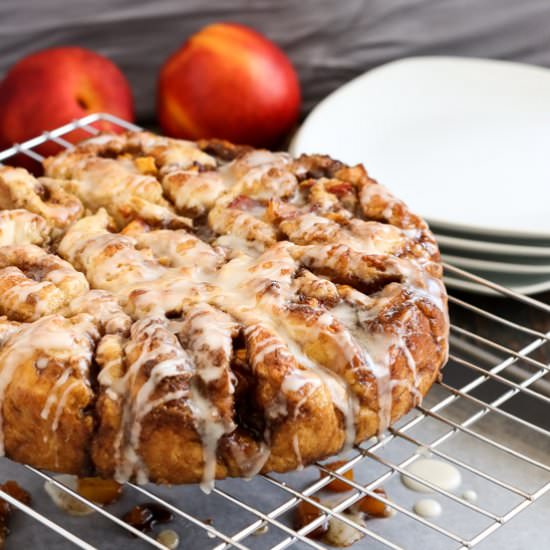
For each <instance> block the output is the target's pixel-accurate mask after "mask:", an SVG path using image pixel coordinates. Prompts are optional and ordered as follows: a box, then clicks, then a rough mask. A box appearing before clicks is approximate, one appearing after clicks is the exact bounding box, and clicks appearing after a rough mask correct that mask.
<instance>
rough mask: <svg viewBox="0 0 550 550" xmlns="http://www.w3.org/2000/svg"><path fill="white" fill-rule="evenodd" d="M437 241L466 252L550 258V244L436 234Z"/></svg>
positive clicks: (442, 244)
mask: <svg viewBox="0 0 550 550" xmlns="http://www.w3.org/2000/svg"><path fill="white" fill-rule="evenodd" d="M435 237H436V239H437V242H438V243H439V244H440V245H441V246H442V247H443V248H445V247H448V248H452V249H453V250H464V251H466V252H474V253H487V254H491V255H502V256H513V257H518V256H519V257H526V258H533V259H534V258H550V247H549V246H531V245H521V244H510V243H496V242H490V241H483V240H480V241H478V240H475V239H467V238H462V237H451V236H449V235H440V234H436V236H435Z"/></svg>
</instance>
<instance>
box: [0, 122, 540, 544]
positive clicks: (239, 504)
mask: <svg viewBox="0 0 550 550" xmlns="http://www.w3.org/2000/svg"><path fill="white" fill-rule="evenodd" d="M98 121H107V122H110V123H111V124H112V125H116V126H119V127H121V128H126V129H129V130H136V129H138V127H137V126H135V125H133V124H130V123H128V122H125V121H122V120H119V119H117V118H115V117H113V116H110V115H106V114H94V115H90V116H87V117H85V118H83V119H81V120H77V121H74V122H73V123H71V124H67V125H65V126H63V127H61V128H58V129H56V130H53V131H51V132H45V133H44V134H43V135H42V136H38V137H36V138H34V139H32V140H30V141H27V142H25V143H23V144H16V145H14V146H13V147H11V148H10V149H8V150H6V151H3V152H0V162H2V161H6V160H9V158H10V157H13V156H14V155H17V154H22V155H25V156H27V157H28V158H30V159H33V160H34V161H36V162H40V161H41V160H42V157H41V156H40V155H39V154H38V153H37V152H36V147H38V146H40V145H42V144H43V143H45V142H47V141H50V142H54V143H56V144H57V145H59V146H60V147H65V148H69V147H71V145H70V143H69V142H68V141H67V140H65V139H64V136H67V135H68V134H69V133H71V132H74V131H75V130H80V131H84V132H86V133H88V134H90V135H93V134H97V133H98V130H97V129H96V128H95V127H94V126H93V124H94V123H96V122H98ZM445 269H446V273H447V274H451V275H453V276H459V277H462V278H464V279H466V280H471V281H472V282H476V283H478V284H484V285H486V286H488V287H490V288H492V289H493V290H495V291H496V292H498V293H500V294H501V295H502V296H503V297H504V298H505V299H506V300H508V302H509V303H510V304H511V303H512V302H514V303H517V304H519V305H520V307H522V308H524V310H526V311H531V310H532V311H535V310H539V311H541V312H543V313H546V314H548V313H550V306H548V305H546V304H543V303H541V302H539V301H537V300H536V299H533V298H529V297H526V296H522V295H519V294H517V293H515V292H512V291H510V290H507V289H504V288H502V287H500V286H499V285H495V284H494V283H491V282H490V281H485V280H483V279H480V278H479V277H476V276H474V275H471V274H469V273H467V272H465V271H463V270H460V269H458V268H455V267H453V266H452V265H446V266H445ZM449 301H450V309H451V321H452V326H451V351H450V360H449V364H448V365H447V367H446V368H445V370H444V375H443V379H442V380H441V381H440V382H438V383H437V384H436V385H435V386H434V388H433V389H432V390H431V391H430V393H429V394H428V396H427V397H426V399H425V400H424V403H423V404H422V405H421V406H418V407H417V408H416V409H415V410H413V411H412V412H411V413H409V414H408V415H407V416H406V417H405V418H403V419H401V420H400V421H399V422H398V423H397V424H396V425H395V426H394V427H393V428H391V429H390V430H389V431H388V432H387V434H385V436H384V437H382V438H380V439H376V438H373V439H371V440H369V441H367V442H366V443H364V444H362V445H361V446H358V447H356V448H354V449H353V450H351V451H350V452H348V453H347V454H345V455H344V456H343V457H341V458H342V459H343V460H344V463H343V465H342V467H341V468H339V469H338V470H337V471H335V472H332V471H329V470H327V469H326V468H325V467H324V466H323V465H322V464H318V465H316V466H312V467H309V468H306V469H305V470H303V471H301V472H295V473H292V474H286V475H277V474H272V475H264V476H258V477H256V478H254V479H253V480H251V481H243V480H239V479H230V480H225V481H221V482H218V483H217V484H216V487H215V489H214V491H213V492H212V494H210V495H205V494H203V493H202V492H201V491H200V490H199V489H198V487H196V486H182V487H163V486H156V485H146V486H137V485H134V484H127V486H126V488H125V490H124V493H123V497H122V499H121V500H120V501H119V502H117V503H115V504H114V505H111V506H109V507H107V508H102V507H101V506H97V505H94V504H93V503H91V502H88V501H86V499H84V498H83V497H80V496H79V495H78V494H76V493H73V492H72V491H71V490H70V489H69V488H67V487H65V486H64V485H63V484H62V483H60V482H59V481H55V480H54V483H55V484H56V485H58V486H59V487H60V488H61V489H63V490H64V491H66V492H67V493H70V494H72V495H73V496H74V497H75V498H78V499H79V500H81V501H83V502H86V503H87V504H88V505H89V506H91V507H93V508H94V509H95V511H96V513H95V514H93V515H90V516H87V517H85V518H78V517H71V516H68V515H66V514H65V513H64V512H62V511H60V510H59V509H57V508H56V507H55V506H54V505H53V503H52V502H51V501H50V500H49V498H48V497H47V496H46V495H45V493H44V491H43V490H42V486H43V484H44V482H45V481H47V480H52V478H51V476H50V475H49V474H48V473H46V472H42V471H39V470H36V469H34V468H31V467H28V466H23V465H20V464H15V463H12V462H10V461H8V460H7V459H0V469H1V473H2V478H4V479H8V478H12V479H16V480H18V481H20V482H21V483H22V485H23V486H25V488H27V489H28V490H29V491H30V492H31V494H32V495H33V499H34V502H33V506H32V508H29V507H26V506H24V505H22V504H21V503H19V502H18V501H14V500H13V499H11V497H9V495H6V494H5V493H3V492H2V491H0V497H2V498H4V499H6V500H8V501H9V502H11V503H12V504H13V505H14V507H16V508H18V509H19V510H20V512H21V513H19V514H17V515H16V517H15V518H14V521H13V524H12V527H13V528H12V534H11V535H10V537H9V539H8V548H18V547H33V548H34V547H37V548H38V547H40V548H64V547H67V548H70V547H73V546H77V547H81V548H105V549H111V548H112V549H115V548H117V549H119V548H130V547H131V548H140V547H143V548H147V547H151V546H153V547H157V548H164V547H163V546H162V545H161V544H160V543H159V542H157V541H156V539H155V538H154V536H153V535H147V534H143V533H141V532H139V531H136V530H135V529H133V528H132V527H131V526H129V525H127V524H126V523H124V522H123V521H122V520H121V519H120V518H121V517H122V515H123V513H124V512H126V511H127V510H129V509H130V508H131V507H133V506H135V505H136V504H140V503H143V502H150V501H156V502H158V503H161V504H162V505H164V506H166V507H167V508H169V509H170V510H171V511H172V512H173V514H174V516H175V520H174V522H173V523H172V524H171V525H170V528H172V529H174V530H176V531H177V532H178V533H179V535H180V538H181V548H184V549H185V550H191V549H201V550H202V549H204V548H216V549H217V550H221V549H223V548H229V547H235V548H254V549H256V548H258V549H268V548H269V549H281V550H282V549H283V548H287V547H289V546H291V545H295V546H296V547H300V548H308V547H313V548H325V546H324V545H323V544H322V543H321V542H319V541H316V540H313V539H310V538H308V537H307V535H308V533H310V532H311V531H313V530H314V529H315V528H316V527H317V526H318V525H320V524H321V523H322V522H323V521H324V520H325V518H326V516H334V517H337V518H338V519H340V520H341V521H342V522H344V523H348V524H350V525H351V526H353V527H354V528H355V529H357V530H359V531H362V533H363V534H364V535H365V538H364V539H363V541H362V542H360V543H358V547H361V548H362V547H368V548H369V549H378V548H380V549H382V548H394V549H417V548H424V549H437V550H444V549H447V548H449V549H456V548H472V547H474V546H475V547H479V548H485V549H490V548H518V549H519V548H523V547H525V546H526V545H527V544H531V545H532V544H533V543H532V541H536V543H535V546H533V547H536V548H546V547H550V527H549V526H548V517H550V503H549V502H548V499H541V497H542V496H543V495H545V494H546V493H548V491H549V490H550V415H549V414H548V411H549V410H550V408H549V405H550V382H549V376H548V372H549V369H550V367H549V366H548V358H549V356H550V353H549V349H550V348H549V345H548V339H549V334H550V333H549V332H547V331H548V330H550V326H549V327H547V328H546V329H545V330H544V331H540V330H535V329H534V328H532V327H530V326H528V325H526V324H519V323H517V322H515V321H514V320H512V319H507V318H505V316H503V315H502V314H501V313H499V312H495V311H489V310H486V309H481V308H479V307H478V306H476V305H473V304H470V303H469V302H468V301H466V300H465V299H464V298H463V297H457V296H453V295H451V296H450V297H449ZM526 317H527V318H528V317H529V316H526ZM480 325H481V326H483V327H486V328H488V327H490V330H484V331H476V332H474V331H472V328H471V327H474V326H476V327H477V326H480ZM495 335H497V336H498V337H497V338H495ZM512 343H513V345H512ZM426 453H431V454H432V455H433V456H434V457H436V458H439V459H441V460H443V461H445V462H449V463H451V464H453V465H454V466H455V467H457V468H458V470H459V471H460V473H461V475H462V479H463V482H462V487H463V488H465V489H472V490H475V492H476V493H477V494H478V495H479V498H478V500H477V501H476V502H475V503H472V502H468V501H466V500H464V499H463V498H462V496H461V494H455V493H453V492H448V491H444V490H442V489H439V488H438V487H436V486H431V489H432V490H433V492H434V493H435V494H436V495H437V497H436V498H437V499H438V500H439V501H440V502H441V503H442V506H443V514H442V515H441V516H440V517H438V518H436V519H425V518H422V517H419V516H417V515H416V514H415V513H414V512H413V511H412V507H413V504H414V502H415V500H417V498H418V494H415V493H413V492H411V491H410V490H408V489H406V488H405V487H404V486H403V484H402V483H401V481H400V477H401V476H402V475H406V476H409V477H411V478H413V479H414V478H415V476H414V475H413V474H411V473H408V472H407V470H406V468H407V466H408V465H410V464H411V463H412V462H414V461H416V460H418V459H419V458H420V457H423V456H425V455H426ZM350 468H353V470H354V475H355V477H354V481H350V480H347V479H346V478H345V477H344V476H343V474H344V473H345V472H346V471H347V470H349V469H350ZM320 471H321V472H324V473H325V474H328V475H327V476H326V477H323V478H320ZM334 478H337V479H340V480H343V481H345V482H346V483H348V484H349V486H350V491H349V492H347V493H342V500H341V501H340V502H339V503H338V504H337V505H334V506H333V507H331V508H328V507H326V505H324V504H321V503H320V502H318V501H316V500H314V499H313V498H314V497H319V496H322V495H323V494H325V493H324V488H325V487H326V485H327V484H328V483H329V482H330V481H331V480H332V479H334ZM424 484H425V485H429V483H427V482H424ZM378 487H384V489H385V490H386V492H387V494H388V495H389V496H388V500H387V501H386V502H387V504H388V505H389V506H391V508H392V509H393V510H394V511H395V514H394V515H393V517H391V518H386V519H372V520H368V521H367V522H366V524H365V526H359V525H357V524H355V523H353V522H352V521H351V520H350V519H349V517H348V516H347V515H342V512H343V511H344V510H346V509H347V508H349V506H350V505H352V504H353V503H354V502H356V501H357V500H359V499H361V498H362V497H364V495H366V494H369V495H373V494H375V493H374V490H375V489H376V488H378ZM376 496H377V498H381V497H380V495H378V494H377V495H376ZM301 500H306V501H308V502H310V503H311V504H312V505H314V506H316V507H317V508H319V509H320V510H321V512H322V514H321V515H320V517H319V518H317V519H316V520H314V521H312V522H311V523H310V524H308V525H306V526H304V527H303V528H301V529H300V530H298V531H296V530H295V529H294V528H293V521H292V514H293V510H294V509H295V507H296V505H297V504H298V503H299V502H300V501H301ZM321 502H324V501H321ZM520 512H523V513H522V514H520ZM266 526H267V529H266V528H265V527H266ZM258 532H261V533H262V534H261V535H258V534H257V533H258ZM528 541H529V542H528ZM363 545H364V546H363Z"/></svg>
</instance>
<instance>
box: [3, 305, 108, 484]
mask: <svg viewBox="0 0 550 550" xmlns="http://www.w3.org/2000/svg"><path fill="white" fill-rule="evenodd" d="M98 337H99V334H98V332H97V329H96V327H95V325H94V323H93V320H92V318H91V317H90V316H88V315H77V316H75V317H72V318H70V319H66V318H64V317H61V316H59V315H49V316H46V317H43V318H42V319H39V320H38V321H35V322H33V323H24V324H22V325H21V326H20V327H19V328H18V330H17V331H14V332H13V333H12V334H11V336H9V337H8V338H7V339H6V341H4V342H3V345H2V348H1V349H0V452H2V454H6V456H8V457H10V458H11V459H13V460H17V461H19V462H26V463H27V464H32V465H33V466H35V467H37V468H46V469H48V470H55V471H60V472H66V473H72V474H83V473H85V472H86V471H87V470H88V469H89V468H90V466H91V465H90V462H89V454H88V449H89V445H90V440H91V437H92V434H93V430H94V420H93V416H92V412H91V407H92V405H93V402H94V392H93V389H92V385H91V382H90V370H91V364H92V358H93V354H94V348H95V342H96V341H97V339H98Z"/></svg>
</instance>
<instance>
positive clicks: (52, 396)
mask: <svg viewBox="0 0 550 550" xmlns="http://www.w3.org/2000/svg"><path fill="white" fill-rule="evenodd" d="M36 366H37V367H38V368H44V367H45V366H46V365H43V366H42V365H41V361H37V362H36ZM70 375H71V371H70V370H69V369H65V370H64V371H63V372H62V373H61V376H60V377H59V378H58V379H57V381H56V382H55V384H54V385H53V386H52V389H51V390H50V393H49V394H48V397H47V398H46V401H45V403H44V406H43V407H42V411H40V417H41V418H43V419H44V420H48V417H49V416H50V411H51V409H52V407H53V406H54V404H55V402H56V401H58V397H59V396H58V391H59V390H60V389H61V388H62V387H63V386H64V385H65V382H67V380H68V379H69V376H70Z"/></svg>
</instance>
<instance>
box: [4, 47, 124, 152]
mask: <svg viewBox="0 0 550 550" xmlns="http://www.w3.org/2000/svg"><path fill="white" fill-rule="evenodd" d="M100 111H101V112H107V113H111V114H113V115H116V116H118V117H120V118H123V119H126V120H130V121H131V120H133V117H134V108H133V100H132V93H131V91H130V86H129V84H128V82H127V80H126V78H125V77H124V75H123V74H122V73H121V71H120V70H119V69H118V67H117V66H116V65H115V64H114V63H112V62H111V61H110V60H108V59H107V58H105V57H103V56H101V55H99V54H97V53H95V52H92V51H90V50H86V49H84V48H79V47H74V46H68V47H61V48H52V49H47V50H42V51H40V52H37V53H34V54H31V55H29V56H28V57H25V58H24V59H22V60H21V61H19V62H18V63H16V64H15V65H14V66H13V67H12V68H11V69H10V70H9V72H8V74H7V75H6V77H5V79H4V80H3V82H2V83H1V84H0V147H2V148H4V147H8V146H10V145H11V144H12V143H14V142H22V141H25V140H26V139H30V138H32V137H34V136H37V135H40V134H41V133H42V132H43V131H44V130H52V129H53V128H56V127H58V126H61V125H63V124H66V123H67V122H70V121H72V120H73V119H76V118H80V117H82V116H85V115H87V114H90V113H94V112H100ZM94 126H96V127H97V128H99V129H101V130H110V131H116V130H117V129H118V127H115V126H114V125H112V124H110V123H107V122H103V121H102V122H99V123H95V124H94ZM89 136H90V134H88V133H87V132H85V131H83V130H77V131H75V132H72V133H71V134H69V135H67V136H63V137H64V138H65V139H68V140H69V141H72V142H76V141H78V140H80V139H83V138H85V137H89ZM58 149H59V148H58V146H56V145H55V144H54V143H51V142H48V143H46V144H44V145H43V146H42V147H41V148H40V149H39V152H40V153H41V154H43V155H49V154H53V153H55V152H57V150H58Z"/></svg>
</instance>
